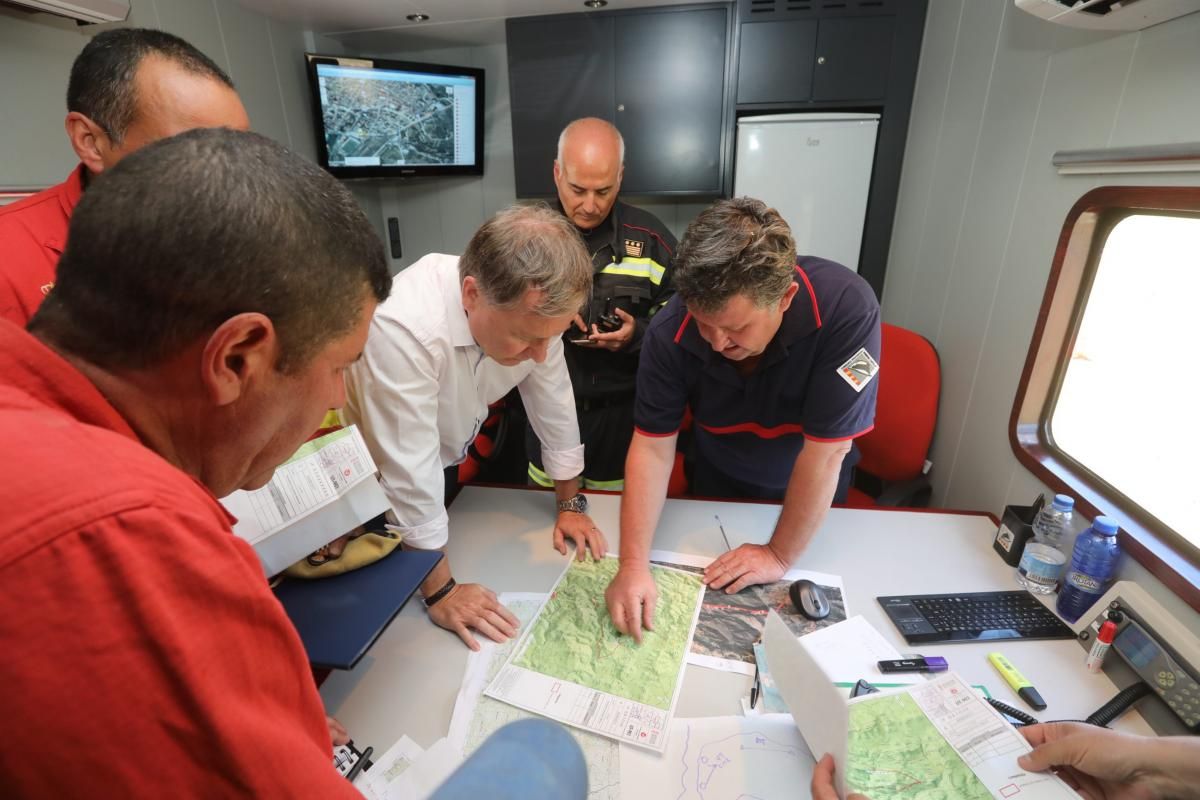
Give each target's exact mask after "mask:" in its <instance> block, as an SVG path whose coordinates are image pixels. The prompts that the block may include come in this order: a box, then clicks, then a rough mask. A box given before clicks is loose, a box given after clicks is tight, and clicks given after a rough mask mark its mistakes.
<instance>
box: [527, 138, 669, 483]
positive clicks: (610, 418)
mask: <svg viewBox="0 0 1200 800" xmlns="http://www.w3.org/2000/svg"><path fill="white" fill-rule="evenodd" d="M624 160H625V143H624V141H623V140H622V139H621V134H620V133H619V132H618V131H617V129H616V128H615V127H613V126H612V125H611V124H610V123H608V122H605V121H604V120H601V119H595V118H590V117H589V118H585V119H578V120H575V121H574V122H572V123H571V124H570V125H568V126H567V127H566V128H564V129H563V132H562V135H561V136H559V140H558V158H557V159H555V161H554V183H555V186H556V187H557V189H558V200H559V209H560V210H561V211H562V213H563V214H564V215H565V216H566V217H567V218H568V219H570V220H571V222H573V223H574V224H575V227H576V228H577V229H578V230H579V233H580V235H581V236H582V237H583V241H584V244H585V246H586V247H587V250H588V253H590V254H591V256H592V267H593V269H594V270H595V278H594V282H593V288H592V296H591V299H590V301H589V302H588V305H587V307H586V308H585V309H584V310H583V312H582V313H581V314H580V315H579V316H578V317H576V320H575V325H574V326H573V327H571V328H568V329H567V332H566V333H565V334H564V335H563V338H564V340H565V349H566V356H567V367H568V369H569V370H570V373H571V384H572V386H573V387H574V390H575V402H576V408H577V411H578V417H579V433H580V438H581V440H582V442H583V444H584V462H585V465H584V472H583V476H582V477H583V485H584V488H589V489H609V490H613V491H620V490H621V489H622V488H623V486H624V473H625V455H626V453H627V451H628V449H629V441H630V438H631V437H632V435H633V395H634V387H635V384H636V382H637V368H638V353H639V352H640V350H641V344H642V336H643V335H644V333H645V331H646V327H647V325H648V324H649V322H650V318H651V317H652V316H653V315H654V314H655V313H656V312H657V311H658V310H659V309H660V308H662V307H663V306H664V305H665V304H666V302H667V300H669V299H670V297H671V294H672V289H671V259H672V254H673V253H674V251H675V244H676V242H675V237H674V236H673V235H672V234H671V232H670V231H669V230H667V227H666V226H665V225H663V223H662V222H661V221H660V220H659V219H658V218H657V217H655V216H654V215H653V214H651V213H649V212H647V211H643V210H642V209H640V208H634V207H633V206H631V205H627V204H625V203H622V202H620V201H619V200H618V199H617V194H618V192H619V191H620V188H621V176H622V172H623V170H624ZM525 447H526V453H527V454H528V457H529V478H530V480H531V481H532V482H533V483H536V484H538V485H541V486H553V482H551V481H550V480H549V479H548V478H547V477H546V474H545V473H544V472H543V471H542V463H541V457H540V452H539V449H538V440H537V437H536V436H534V435H532V431H527V433H526V437H525Z"/></svg>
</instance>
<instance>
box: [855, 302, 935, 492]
mask: <svg viewBox="0 0 1200 800" xmlns="http://www.w3.org/2000/svg"><path fill="white" fill-rule="evenodd" d="M880 350H881V357H880V365H881V367H882V368H881V369H880V370H879V395H878V399H877V400H876V403H875V428H874V430H872V431H871V432H870V433H868V434H867V435H866V436H861V437H859V438H858V439H857V440H856V443H857V444H858V448H859V451H860V452H861V454H862V458H861V460H860V461H859V462H858V469H860V470H862V471H864V472H867V473H870V474H871V475H874V476H876V477H878V478H882V479H883V480H885V481H904V480H910V479H912V478H915V477H917V476H918V475H920V474H921V469H922V467H923V466H924V463H925V459H926V458H927V457H928V455H929V445H930V443H931V442H932V441H933V428H934V425H935V424H936V423H937V410H938V395H939V394H940V392H941V384H942V369H941V365H940V364H939V363H938V356H937V351H936V350H934V349H933V345H932V344H930V342H929V340H928V339H926V338H925V337H924V336H921V335H920V334H917V333H914V332H912V331H910V330H907V329H906V328H898V327H896V326H895V325H888V324H887V323H884V324H883V326H882V342H881V344H880Z"/></svg>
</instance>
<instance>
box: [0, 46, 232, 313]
mask: <svg viewBox="0 0 1200 800" xmlns="http://www.w3.org/2000/svg"><path fill="white" fill-rule="evenodd" d="M218 127H228V128H236V129H239V130H245V129H247V128H249V127H250V120H249V118H248V117H247V116H246V109H245V108H243V107H242V101H241V100H240V99H238V95H237V92H236V91H234V88H233V82H232V81H231V80H230V79H229V76H228V75H226V74H225V72H224V71H223V70H222V69H221V68H220V67H218V66H217V65H216V64H214V63H213V62H212V61H211V60H210V59H209V58H208V57H207V56H205V55H204V54H203V53H201V52H200V51H199V50H197V49H196V48H194V47H192V46H191V45H190V44H188V43H187V42H185V41H184V40H182V39H180V38H179V37H177V36H172V35H171V34H169V33H164V32H163V31H156V30H147V29H143V28H123V29H118V30H110V31H105V32H104V33H101V34H98V35H97V36H95V37H94V38H93V39H92V40H91V41H90V42H88V44H87V46H86V47H84V48H83V51H82V52H81V53H80V54H79V56H78V57H77V58H76V59H75V63H74V64H73V65H72V67H71V78H70V81H69V83H68V86H67V118H66V130H67V138H68V139H70V142H71V147H72V148H73V149H74V150H75V153H76V154H77V155H78V156H79V166H77V167H76V168H75V169H74V171H72V172H71V175H70V177H68V178H67V179H66V180H65V181H63V182H62V183H60V184H58V185H56V186H52V187H50V188H49V189H46V190H45V191H42V192H38V193H37V194H35V195H33V196H32V197H27V198H25V199H24V200H21V201H19V202H17V203H14V204H12V205H9V206H5V207H3V208H0V317H3V318H5V319H9V320H11V321H13V322H15V323H16V324H18V325H20V326H22V327H24V325H25V324H26V323H28V322H29V320H30V318H31V317H32V316H33V312H34V311H36V310H37V308H38V306H39V305H41V303H42V300H44V299H45V297H46V295H47V294H49V292H50V290H51V289H53V288H54V281H55V272H56V268H57V265H58V259H59V257H60V256H61V255H62V252H63V248H64V247H65V245H66V240H67V226H68V224H69V223H70V220H71V214H72V212H73V211H74V210H75V204H76V203H78V202H79V198H80V196H82V194H83V191H84V189H85V188H86V187H87V184H88V182H89V181H91V180H94V179H95V178H96V177H97V176H98V175H100V174H101V173H102V172H104V171H105V170H106V169H111V168H112V166H113V165H114V164H116V163H117V162H118V161H120V160H121V159H122V158H124V157H125V156H126V155H128V154H129V153H131V152H133V151H135V150H137V149H138V148H140V147H143V146H145V145H147V144H149V143H150V142H153V141H156V140H158V139H162V138H165V137H167V136H173V135H174V134H176V133H180V132H182V131H186V130H190V129H192V128H218Z"/></svg>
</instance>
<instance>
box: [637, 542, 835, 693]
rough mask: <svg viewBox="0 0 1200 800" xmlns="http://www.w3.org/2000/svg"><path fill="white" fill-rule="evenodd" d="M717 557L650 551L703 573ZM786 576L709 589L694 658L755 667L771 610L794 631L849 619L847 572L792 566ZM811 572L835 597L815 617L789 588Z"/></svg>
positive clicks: (653, 557) (660, 560)
mask: <svg viewBox="0 0 1200 800" xmlns="http://www.w3.org/2000/svg"><path fill="white" fill-rule="evenodd" d="M712 560H713V559H711V558H698V557H695V556H687V555H684V554H682V553H672V552H668V551H664V550H655V551H654V552H652V553H651V554H650V561H651V563H653V564H661V565H662V566H664V567H671V568H673V569H681V570H686V571H688V572H694V573H696V574H700V573H703V572H704V567H705V566H706V565H707V564H708V563H710V562H711V561H712ZM784 578H785V580H781V581H776V582H774V583H767V584H762V585H760V586H747V587H746V588H745V589H742V590H741V591H740V592H738V593H737V594H725V591H724V590H723V589H705V590H704V600H703V602H702V604H701V606H700V619H699V620H698V621H697V622H696V635H695V636H694V637H693V638H692V649H691V655H690V657H689V661H690V662H691V663H693V664H699V665H701V666H705V667H711V668H713V669H725V670H731V671H736V672H742V673H743V674H746V675H751V674H753V673H754V643H755V642H757V641H759V640H760V639H761V638H762V633H763V625H765V624H766V621H767V612H768V611H772V610H773V611H774V612H775V613H776V614H778V615H779V616H780V617H781V618H782V619H783V621H784V622H785V623H787V626H788V628H790V629H791V631H792V633H794V634H796V635H797V636H804V635H805V634H808V633H812V632H813V631H815V630H819V629H821V628H827V627H829V626H830V625H835V624H837V623H839V622H841V621H843V620H844V619H846V601H845V598H844V597H843V595H842V586H841V578H839V577H838V576H836V575H827V574H825V573H821V572H809V571H806V570H791V571H789V572H788V573H787V574H786V575H785V576H784ZM799 578H808V579H809V580H811V581H813V582H814V583H816V584H818V585H820V586H821V588H822V589H824V590H825V596H826V597H827V598H828V599H829V616H827V617H825V618H824V619H822V620H819V621H814V620H810V619H808V618H807V617H805V616H803V615H802V614H800V612H799V611H797V610H796V607H795V606H794V605H792V598H791V597H790V596H789V594H788V589H789V588H790V587H791V585H792V581H795V580H797V579H799Z"/></svg>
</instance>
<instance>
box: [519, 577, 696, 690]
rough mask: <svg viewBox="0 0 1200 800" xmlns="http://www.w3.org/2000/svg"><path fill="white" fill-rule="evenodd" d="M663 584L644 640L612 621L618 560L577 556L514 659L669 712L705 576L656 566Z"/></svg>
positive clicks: (586, 685)
mask: <svg viewBox="0 0 1200 800" xmlns="http://www.w3.org/2000/svg"><path fill="white" fill-rule="evenodd" d="M651 572H652V573H653V575H654V582H655V584H656V585H657V586H658V605H657V607H656V609H655V612H654V630H652V631H645V632H643V634H642V643H641V644H640V645H639V644H637V643H636V642H635V641H634V640H633V638H632V637H630V636H622V635H620V634H619V633H618V632H617V629H616V628H614V627H613V624H612V620H611V619H610V617H609V615H608V608H607V606H606V605H605V602H604V590H605V589H607V588H608V584H609V582H610V581H611V580H612V579H613V576H614V575H616V573H617V559H615V558H602V559H599V560H597V561H590V560H589V561H572V562H571V566H570V568H569V569H568V570H567V572H566V573H565V574H564V575H563V577H562V579H561V580H560V581H559V583H558V586H557V587H556V588H555V590H554V592H553V593H551V595H550V599H549V600H547V601H546V606H545V608H543V609H542V613H541V614H540V615H539V616H538V618H537V620H536V621H535V622H534V624H533V628H532V630H530V632H529V634H528V639H527V644H526V645H525V647H524V650H523V651H522V652H521V653H520V654H519V655H518V656H517V658H516V659H515V660H514V661H513V664H514V665H516V666H518V667H523V668H525V669H528V670H532V671H534V672H539V673H541V674H543V675H549V676H552V677H554V678H560V679H562V680H565V681H570V682H571V683H574V684H578V685H579V686H583V687H586V688H589V689H597V690H599V691H602V692H606V693H608V694H611V695H615V696H616V697H623V698H626V699H628V700H633V701H634V702H637V703H642V704H644V705H648V706H652V707H654V708H658V709H662V710H664V711H666V710H668V709H670V708H671V700H672V698H673V697H674V694H675V687H676V686H677V685H678V683H679V676H680V670H681V669H682V667H683V661H684V656H685V655H686V654H687V649H688V640H689V637H690V634H691V632H692V623H693V621H694V620H695V618H696V603H697V599H698V596H699V590H700V579H699V578H698V577H697V576H695V575H692V574H688V573H683V572H677V571H675V570H670V569H663V568H662V567H651Z"/></svg>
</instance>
